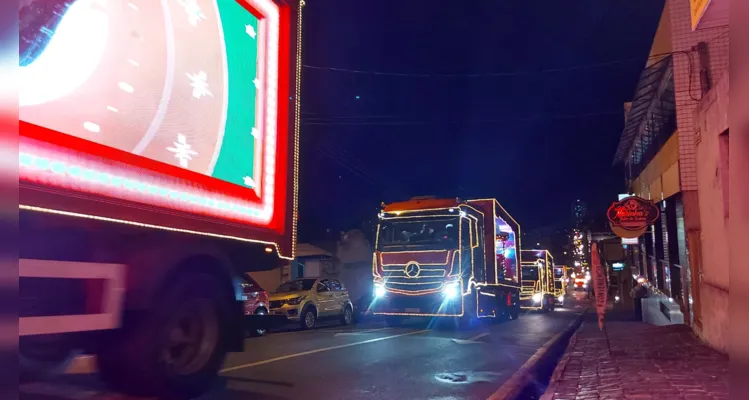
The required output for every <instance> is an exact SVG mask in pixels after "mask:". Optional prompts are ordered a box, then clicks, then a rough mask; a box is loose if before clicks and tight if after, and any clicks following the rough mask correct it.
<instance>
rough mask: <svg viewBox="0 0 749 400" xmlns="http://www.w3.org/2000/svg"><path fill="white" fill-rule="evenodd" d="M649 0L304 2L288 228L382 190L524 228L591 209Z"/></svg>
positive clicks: (310, 223) (351, 212) (345, 213)
mask: <svg viewBox="0 0 749 400" xmlns="http://www.w3.org/2000/svg"><path fill="white" fill-rule="evenodd" d="M662 9H663V1H662V0H661V1H658V0H606V1H601V0H579V1H553V0H544V1H540V0H535V1H532V0H512V1H510V0H476V1H471V2H468V1H466V2H456V1H425V0H308V1H307V7H305V20H304V24H305V25H304V41H303V45H304V49H303V53H304V56H303V63H304V64H305V67H304V69H303V75H302V79H303V87H302V130H301V135H302V145H301V146H302V147H301V189H300V190H301V192H300V220H299V225H300V233H301V240H304V241H313V242H314V241H317V240H322V239H323V237H324V236H326V235H325V232H326V231H327V230H328V229H330V230H331V233H332V234H335V233H336V232H337V231H340V230H346V229H351V228H357V227H359V226H360V224H361V223H362V221H364V220H367V219H373V218H375V217H376V213H377V210H378V207H379V204H380V202H381V201H385V202H391V201H400V200H406V199H408V198H410V197H412V196H424V195H435V196H440V197H456V196H459V197H461V198H476V197H495V198H497V199H498V200H499V201H500V203H502V204H503V205H504V206H505V208H506V209H507V210H508V211H509V212H510V213H511V214H512V215H513V216H514V217H515V219H517V220H518V222H519V223H520V224H521V226H522V227H523V229H524V230H529V229H530V230H532V229H535V228H539V227H542V226H549V225H555V224H557V225H559V224H564V223H566V221H567V220H569V219H570V217H571V207H572V204H573V202H574V201H575V200H577V199H581V200H583V201H584V202H586V203H587V204H588V208H589V210H590V212H591V213H596V212H603V211H604V210H605V207H606V206H608V205H609V204H610V203H611V202H612V201H614V200H615V199H616V194H617V193H620V192H622V190H623V189H624V178H623V173H622V171H620V170H619V169H617V168H613V167H612V166H611V164H612V160H613V156H614V152H615V150H616V145H617V143H618V140H619V135H620V134H621V130H622V128H623V123H624V113H623V103H624V102H626V101H629V100H630V99H631V97H632V94H633V92H634V88H635V84H636V83H637V79H638V77H639V74H640V72H641V71H642V69H643V67H644V65H645V62H646V59H647V55H648V51H649V48H650V43H651V41H652V38H653V35H654V33H655V30H656V27H657V23H658V19H659V17H660V13H661V11H662Z"/></svg>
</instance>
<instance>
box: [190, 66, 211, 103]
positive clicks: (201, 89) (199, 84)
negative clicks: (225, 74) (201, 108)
mask: <svg viewBox="0 0 749 400" xmlns="http://www.w3.org/2000/svg"><path fill="white" fill-rule="evenodd" d="M186 75H187V77H188V78H189V79H190V86H192V97H194V98H196V99H200V98H202V97H205V96H209V97H213V93H211V91H210V90H208V74H206V73H205V72H203V71H200V72H198V73H197V74H186Z"/></svg>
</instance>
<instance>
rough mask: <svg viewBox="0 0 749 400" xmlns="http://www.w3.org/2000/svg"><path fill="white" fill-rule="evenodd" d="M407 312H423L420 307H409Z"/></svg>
mask: <svg viewBox="0 0 749 400" xmlns="http://www.w3.org/2000/svg"><path fill="white" fill-rule="evenodd" d="M406 312H408V313H418V312H421V309H420V308H407V309H406Z"/></svg>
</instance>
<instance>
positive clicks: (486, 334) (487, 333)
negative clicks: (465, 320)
mask: <svg viewBox="0 0 749 400" xmlns="http://www.w3.org/2000/svg"><path fill="white" fill-rule="evenodd" d="M484 336H489V332H484V333H479V334H478V335H476V336H474V337H472V338H470V339H468V340H479V339H481V338H482V337H484Z"/></svg>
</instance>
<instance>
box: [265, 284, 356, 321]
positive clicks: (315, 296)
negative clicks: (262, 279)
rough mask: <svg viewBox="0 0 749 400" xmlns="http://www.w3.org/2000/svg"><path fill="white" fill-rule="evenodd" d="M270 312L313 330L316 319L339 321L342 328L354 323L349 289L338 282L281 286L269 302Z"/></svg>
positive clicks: (272, 294)
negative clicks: (336, 319)
mask: <svg viewBox="0 0 749 400" xmlns="http://www.w3.org/2000/svg"><path fill="white" fill-rule="evenodd" d="M269 300H270V301H269V305H270V313H271V314H273V315H283V316H285V317H286V318H288V319H289V320H291V321H294V322H297V323H299V325H300V326H301V327H302V329H312V328H314V327H315V324H317V321H318V320H319V319H323V318H338V319H339V320H340V321H341V324H342V325H349V324H351V323H352V322H353V320H354V318H353V317H354V307H353V305H352V304H351V299H350V298H349V293H348V290H346V289H345V288H344V287H343V285H341V282H339V281H338V280H337V279H328V278H300V279H295V280H293V281H288V282H284V283H282V284H281V285H280V286H279V287H278V288H277V289H276V290H275V291H274V292H273V293H271V295H270V299H269Z"/></svg>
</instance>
